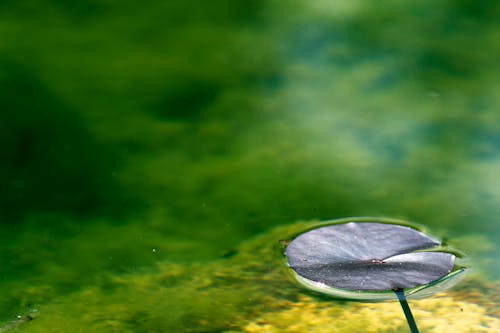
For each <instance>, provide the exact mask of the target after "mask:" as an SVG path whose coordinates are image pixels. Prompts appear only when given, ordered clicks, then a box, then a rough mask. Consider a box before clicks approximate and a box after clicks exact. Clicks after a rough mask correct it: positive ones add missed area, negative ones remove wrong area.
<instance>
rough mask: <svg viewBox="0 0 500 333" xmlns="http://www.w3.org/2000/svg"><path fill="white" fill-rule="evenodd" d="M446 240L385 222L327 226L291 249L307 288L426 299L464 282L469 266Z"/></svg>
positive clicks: (295, 268) (288, 250) (362, 296)
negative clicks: (444, 245)
mask: <svg viewBox="0 0 500 333" xmlns="http://www.w3.org/2000/svg"><path fill="white" fill-rule="evenodd" d="M440 245H441V243H440V241H439V240H437V239H434V238H432V237H430V236H428V235H426V234H424V233H422V232H420V231H418V230H416V229H414V228H411V227H408V226H402V225H395V224H387V223H379V222H366V221H365V222H348V223H341V224H333V225H326V226H322V227H319V228H316V229H313V230H310V231H308V232H305V233H303V234H301V235H299V236H298V237H296V238H295V239H294V240H293V241H292V242H290V244H289V245H288V246H287V248H286V257H287V258H288V263H289V266H290V267H291V268H292V270H293V273H294V275H295V278H296V279H297V280H298V281H299V282H300V283H301V284H303V285H305V286H306V287H308V288H310V289H313V290H316V291H319V292H322V293H326V294H330V295H333V296H336V297H341V298H350V299H365V300H383V299H396V294H395V293H394V292H393V291H394V290H404V293H405V295H406V296H412V297H426V296H428V295H430V294H433V293H435V292H438V291H441V290H444V289H447V288H449V287H451V286H453V285H455V284H456V283H458V282H459V281H460V280H461V279H462V278H463V276H464V274H463V273H464V272H465V269H463V268H458V267H455V255H454V254H451V253H448V252H442V251H439V250H440V249H441V248H440Z"/></svg>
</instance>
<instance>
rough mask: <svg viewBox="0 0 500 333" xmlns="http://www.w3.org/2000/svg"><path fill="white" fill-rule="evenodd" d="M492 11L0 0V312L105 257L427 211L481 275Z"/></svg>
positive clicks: (136, 256) (215, 250) (455, 6)
mask: <svg viewBox="0 0 500 333" xmlns="http://www.w3.org/2000/svg"><path fill="white" fill-rule="evenodd" d="M499 15H500V5H499V3H498V2H497V1H481V2H474V1H465V0H442V1H437V2H436V1H427V0H426V1H410V2H401V1H391V0H383V1H377V2H374V1H358V0H355V1H347V0H346V1H325V0H309V1H302V2H301V1H293V0H271V1H260V0H240V1H233V0H213V1H210V2H202V1H187V0H184V1H174V0H171V1H164V2H162V1H143V2H141V3H139V4H138V3H136V2H132V1H127V0H125V1H114V0H105V1H95V0H90V1H84V0H75V1H71V2H67V1H60V0H45V1H33V0H19V1H2V2H0V126H1V128H0V152H1V154H2V163H1V164H0V184H1V185H2V191H1V192H0V293H1V294H2V295H3V296H2V298H1V300H0V322H2V321H4V322H7V321H8V320H9V318H13V316H15V315H16V314H18V313H22V312H23V311H24V312H25V311H26V308H28V307H30V306H33V304H36V305H37V306H43V305H44V304H50V302H52V299H54V298H56V297H59V296H61V297H62V296H64V295H67V294H71V293H72V292H74V291H76V290H80V289H81V288H85V287H86V286H89V285H92V284H93V283H95V279H97V278H99V276H101V275H102V274H107V273H111V274H122V273H124V272H125V273H129V272H135V271H138V270H141V269H147V268H148V267H152V266H153V265H154V264H156V263H158V262H169V263H178V264H180V265H185V264H186V265H187V264H190V263H194V262H196V263H199V262H211V261H213V260H217V259H219V258H221V257H224V256H228V255H230V254H231V253H232V252H233V251H234V249H235V248H237V247H238V246H239V244H241V243H242V242H244V241H246V240H248V239H251V238H252V237H255V236H256V235H260V234H263V233H266V232H268V231H269V230H271V229H272V228H273V227H275V226H283V225H287V224H290V223H293V222H295V221H298V220H313V219H316V220H324V219H333V218H340V217H346V216H362V215H376V216H390V217H400V218H405V219H409V220H412V221H416V222H418V223H421V224H423V225H426V226H428V227H430V228H431V230H433V231H435V232H436V233H437V234H438V235H442V236H444V237H446V238H449V239H455V240H456V242H457V243H458V244H457V245H458V247H461V248H462V249H463V250H464V251H465V252H468V253H469V254H470V257H471V258H472V262H474V265H475V267H476V270H477V272H480V274H482V276H483V277H484V278H485V279H489V280H492V281H497V280H498V277H499V275H500V270H499V269H498V267H499V264H500V262H499V260H498V259H497V256H496V253H498V244H499V242H500V237H499V236H500V224H499V222H500V219H499V207H500V177H499V174H500V111H499V108H500V95H499V94H498V91H499V90H500V80H499V79H498V78H499V75H500V62H499V59H500V44H499V43H498V41H499V40H500V20H499V18H500V16H499ZM43 288H48V289H49V290H50V292H49V293H43V292H40V290H42V289H43ZM33 290H36V291H35V292H34V291H33ZM43 290H46V289H43ZM47 294H50V296H48V295H47ZM178 306H181V307H182V306H185V305H183V304H179V305H178ZM172 325H174V324H172ZM175 325H177V326H175ZM175 325H174V326H171V327H176V329H177V331H182V330H185V331H194V328H193V330H190V328H189V327H190V326H189V325H190V324H186V323H184V324H182V323H176V324H175ZM181 328H182V329H181ZM151 331H152V330H151Z"/></svg>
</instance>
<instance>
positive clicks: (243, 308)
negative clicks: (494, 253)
mask: <svg viewBox="0 0 500 333" xmlns="http://www.w3.org/2000/svg"><path fill="white" fill-rule="evenodd" d="M308 225H310V223H305V222H302V223H296V224H293V225H291V226H283V227H278V228H275V229H273V230H270V231H269V232H267V233H265V234H262V235H260V236H259V237H256V238H254V239H252V240H249V241H247V242H245V243H243V244H242V245H241V246H240V247H239V248H238V249H236V254H234V256H232V257H231V258H229V259H219V260H216V261H212V262H209V263H196V264H179V263H173V262H170V261H168V260H166V261H161V262H158V263H157V264H156V265H154V268H150V269H142V270H140V271H137V272H133V273H121V274H116V273H115V274H101V275H100V276H99V277H98V278H97V279H95V280H94V281H93V282H92V283H89V284H88V285H87V286H85V287H83V288H81V290H80V291H76V292H72V293H69V294H67V295H66V296H59V297H54V298H52V299H49V300H46V301H45V302H43V301H42V302H38V304H37V307H36V309H37V312H38V316H37V317H36V318H33V320H30V321H26V322H24V323H23V324H22V325H19V326H18V328H19V329H22V331H23V332H44V331H45V332H46V331H47V330H50V331H51V332H56V333H57V332H67V331H71V330H75V329H77V330H78V329H79V330H85V331H87V332H103V331H105V332H165V331H182V332H200V331H204V332H206V331H218V332H237V331H238V332H240V331H243V332H272V331H277V332H281V331H283V332H295V331H297V332H299V331H304V330H307V331H311V332H315V331H321V330H322V329H324V327H335V328H336V330H339V332H344V331H345V332H349V331H351V332H352V331H353V330H354V331H356V329H359V328H360V327H369V331H370V332H386V331H391V330H393V331H394V332H397V331H399V330H401V331H402V330H403V328H404V327H405V326H406V323H405V322H404V319H403V318H402V315H401V313H400V309H399V305H398V304H397V302H382V303H371V304H369V305H366V304H364V303H358V302H346V301H337V300H335V299H329V298H328V297H324V296H321V295H318V294H315V293H312V292H307V291H304V290H303V289H302V288H301V287H300V286H298V285H297V284H296V283H294V281H293V280H292V279H291V278H290V276H289V275H288V274H287V268H286V266H285V265H283V264H282V260H283V258H282V255H283V254H282V251H283V245H282V244H281V242H280V240H282V237H283V235H287V234H290V231H291V230H294V229H295V230H299V229H303V228H304V227H305V226H308ZM478 288H480V290H481V292H480V293H478V292H477V290H478ZM499 288H500V286H498V284H497V285H492V284H488V283H485V282H484V281H482V280H477V279H476V280H474V281H469V282H467V283H466V285H465V286H463V287H462V289H461V290H460V291H449V292H445V293H441V294H439V295H438V296H436V297H434V298H431V299H427V300H418V301H415V300H414V301H412V307H413V309H414V313H415V316H416V317H417V318H418V320H419V324H420V325H421V326H422V328H424V329H426V330H427V331H429V332H438V331H442V330H443V329H455V328H460V329H459V330H458V331H459V332H494V331H495V330H497V329H498V327H499V325H500V320H499V319H498V316H496V315H495V311H496V307H495V304H494V303H492V302H491V299H490V297H491V296H492V295H494V294H496V292H497V291H498V289H499ZM40 289H41V288H40ZM24 297H25V298H26V297H27V298H30V297H33V296H28V295H25V296H24ZM32 301H34V299H32ZM38 301H40V300H38ZM222 308H223V309H224V311H223V312H221V311H220V310H221V309H222ZM457 316H458V317H459V318H460V319H457Z"/></svg>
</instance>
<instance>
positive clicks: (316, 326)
mask: <svg viewBox="0 0 500 333" xmlns="http://www.w3.org/2000/svg"><path fill="white" fill-rule="evenodd" d="M412 308H413V312H414V316H415V318H416V320H417V321H418V323H419V327H420V329H421V330H422V331H423V332H436V333H438V332H457V333H468V332H498V331H499V330H500V320H499V319H498V318H495V317H492V316H489V315H487V314H486V312H485V309H484V308H482V307H481V306H479V305H476V304H472V303H467V302H464V301H458V300H456V299H454V298H453V297H436V298H433V299H427V300H420V301H413V302H412ZM325 329H329V330H331V331H332V332H337V333H342V332H346V333H347V332H407V331H408V328H407V324H406V321H405V320H404V318H403V317H402V313H401V308H400V306H399V304H398V303H396V302H391V303H388V302H384V303H369V304H363V303H349V304H346V305H345V306H344V307H342V308H341V307H339V306H338V305H336V304H335V303H334V304H332V303H329V302H324V301H323V302H317V301H316V300H315V299H314V298H312V297H310V296H302V297H301V298H300V300H299V301H298V302H293V303H284V304H283V310H282V311H277V312H268V313H265V314H263V316H261V317H259V318H257V319H254V320H252V321H250V322H249V323H248V324H247V325H246V326H244V327H243V329H242V331H243V332H248V333H271V332H274V333H277V332H297V333H298V332H312V333H314V332H325Z"/></svg>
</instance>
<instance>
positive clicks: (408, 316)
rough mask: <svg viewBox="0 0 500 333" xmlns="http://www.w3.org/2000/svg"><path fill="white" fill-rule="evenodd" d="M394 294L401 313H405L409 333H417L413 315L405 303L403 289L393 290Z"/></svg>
mask: <svg viewBox="0 0 500 333" xmlns="http://www.w3.org/2000/svg"><path fill="white" fill-rule="evenodd" d="M394 293H396V296H398V299H399V303H400V304H401V307H402V308H403V312H404V313H405V316H406V321H407V322H408V326H410V331H411V333H419V332H418V328H417V324H416V323H415V319H414V318H413V315H412V313H411V310H410V306H409V305H408V302H407V301H406V297H405V292H404V290H403V289H401V288H399V289H394Z"/></svg>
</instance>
